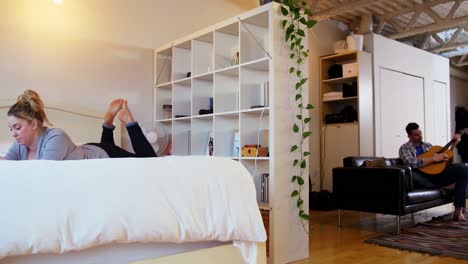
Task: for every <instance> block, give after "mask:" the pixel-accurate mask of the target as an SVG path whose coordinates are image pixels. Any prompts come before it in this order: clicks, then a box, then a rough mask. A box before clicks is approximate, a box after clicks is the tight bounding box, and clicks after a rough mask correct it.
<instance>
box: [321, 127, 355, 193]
mask: <svg viewBox="0 0 468 264" xmlns="http://www.w3.org/2000/svg"><path fill="white" fill-rule="evenodd" d="M323 129H324V131H323V137H324V138H323V144H324V148H323V152H322V157H321V158H322V160H323V167H324V169H325V171H327V172H328V171H331V170H332V169H333V168H336V167H342V166H343V158H345V157H348V156H356V155H357V153H359V142H358V141H357V140H356V139H357V138H358V135H359V125H358V124H352V123H351V124H338V125H327V126H325V127H324V128H323ZM327 176H328V177H325V178H324V182H323V187H322V188H323V189H325V190H332V189H333V177H331V174H329V175H327Z"/></svg>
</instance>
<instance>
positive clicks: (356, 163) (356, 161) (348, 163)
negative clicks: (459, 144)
mask: <svg viewBox="0 0 468 264" xmlns="http://www.w3.org/2000/svg"><path fill="white" fill-rule="evenodd" d="M376 159H383V157H372V156H351V157H346V158H344V159H343V166H344V167H355V168H357V167H361V166H362V164H363V163H364V161H366V160H376ZM385 162H386V163H387V166H391V165H393V164H394V163H395V161H394V159H385Z"/></svg>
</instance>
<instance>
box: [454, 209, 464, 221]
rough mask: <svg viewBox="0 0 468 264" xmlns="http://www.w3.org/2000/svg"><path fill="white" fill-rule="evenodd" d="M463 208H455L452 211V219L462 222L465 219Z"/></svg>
mask: <svg viewBox="0 0 468 264" xmlns="http://www.w3.org/2000/svg"><path fill="white" fill-rule="evenodd" d="M463 211H464V210H463V208H455V211H454V212H453V221H457V222H463V221H466V218H465V216H464V215H463Z"/></svg>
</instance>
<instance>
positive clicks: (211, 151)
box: [205, 130, 214, 156]
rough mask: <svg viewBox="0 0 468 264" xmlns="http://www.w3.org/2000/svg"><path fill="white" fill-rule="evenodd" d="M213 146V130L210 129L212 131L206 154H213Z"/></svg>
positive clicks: (209, 134)
mask: <svg viewBox="0 0 468 264" xmlns="http://www.w3.org/2000/svg"><path fill="white" fill-rule="evenodd" d="M213 147H214V146H213V130H210V132H208V140H207V142H206V150H205V155H207V156H213Z"/></svg>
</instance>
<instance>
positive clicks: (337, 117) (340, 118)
mask: <svg viewBox="0 0 468 264" xmlns="http://www.w3.org/2000/svg"><path fill="white" fill-rule="evenodd" d="M344 122H345V116H344V115H343V114H341V113H340V114H328V115H325V124H336V123H344Z"/></svg>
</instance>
